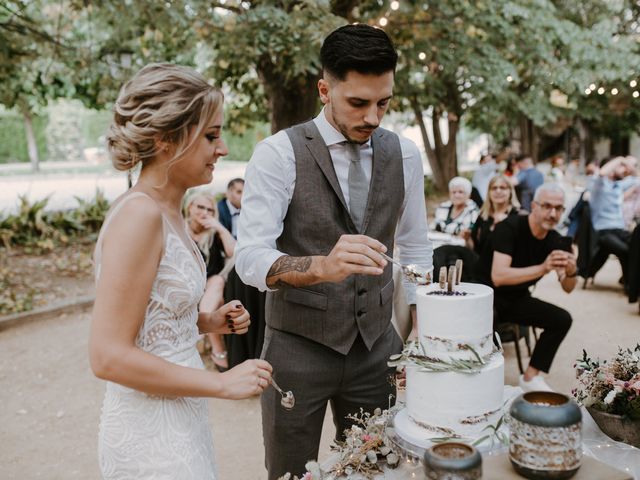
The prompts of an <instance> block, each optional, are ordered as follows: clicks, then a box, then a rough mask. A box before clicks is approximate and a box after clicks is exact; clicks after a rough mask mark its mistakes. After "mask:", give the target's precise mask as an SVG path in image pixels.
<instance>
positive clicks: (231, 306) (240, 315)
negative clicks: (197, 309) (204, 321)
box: [210, 300, 251, 335]
mask: <svg viewBox="0 0 640 480" xmlns="http://www.w3.org/2000/svg"><path fill="white" fill-rule="evenodd" d="M210 315H211V317H210V325H211V329H210V332H212V333H219V334H226V333H235V334H237V335H242V334H243V333H247V331H248V330H249V325H251V316H250V315H249V312H247V311H246V310H245V308H244V307H243V306H242V303H240V302H239V301H238V300H232V301H230V302H229V303H225V304H224V305H222V306H221V307H220V308H219V309H217V310H214V311H213V312H211V314H210Z"/></svg>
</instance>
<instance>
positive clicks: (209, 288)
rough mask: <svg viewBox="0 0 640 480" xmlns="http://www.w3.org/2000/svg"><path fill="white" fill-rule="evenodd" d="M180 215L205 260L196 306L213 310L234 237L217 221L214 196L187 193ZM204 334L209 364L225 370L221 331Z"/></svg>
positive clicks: (221, 300)
mask: <svg viewBox="0 0 640 480" xmlns="http://www.w3.org/2000/svg"><path fill="white" fill-rule="evenodd" d="M184 215H185V222H186V225H187V231H188V232H189V235H190V236H191V238H192V239H193V241H194V242H195V243H196V245H197V246H198V250H200V253H201V254H202V258H203V259H204V261H205V263H206V264H207V285H206V287H205V290H204V295H203V296H202V300H200V310H201V311H205V312H208V311H211V310H216V309H218V308H219V307H221V306H222V304H223V303H224V285H225V282H226V275H227V273H228V270H229V269H230V268H229V267H230V266H229V265H228V266H227V268H225V262H230V261H232V260H231V259H232V257H233V251H234V249H235V247H236V240H235V238H233V235H231V232H229V230H227V229H226V228H224V226H223V225H222V223H220V222H219V221H218V212H217V210H216V199H215V197H214V196H213V195H211V194H209V193H207V192H200V191H196V192H193V193H192V194H191V195H189V196H188V197H187V199H186V201H185V207H184ZM207 336H208V338H209V342H210V343H211V360H212V361H213V364H214V365H215V366H216V368H217V369H218V370H219V371H221V372H224V371H226V370H227V369H228V368H229V363H228V360H227V350H226V348H225V346H224V339H223V338H222V335H219V334H217V333H209V334H207Z"/></svg>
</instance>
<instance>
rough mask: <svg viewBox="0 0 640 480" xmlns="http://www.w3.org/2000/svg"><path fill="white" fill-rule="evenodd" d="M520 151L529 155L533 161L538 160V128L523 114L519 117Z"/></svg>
mask: <svg viewBox="0 0 640 480" xmlns="http://www.w3.org/2000/svg"><path fill="white" fill-rule="evenodd" d="M520 153H522V154H523V155H529V156H530V157H531V159H532V160H533V161H534V163H535V162H537V161H538V155H539V145H538V129H537V128H536V126H535V125H534V124H533V122H532V121H531V120H530V119H529V118H527V117H525V116H524V115H522V116H521V117H520Z"/></svg>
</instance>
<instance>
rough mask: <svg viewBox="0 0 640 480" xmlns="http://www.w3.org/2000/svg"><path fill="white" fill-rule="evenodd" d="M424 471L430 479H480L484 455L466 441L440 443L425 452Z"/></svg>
mask: <svg viewBox="0 0 640 480" xmlns="http://www.w3.org/2000/svg"><path fill="white" fill-rule="evenodd" d="M424 471H425V474H426V476H427V478H428V479H429V480H478V479H479V478H482V457H481V456H480V452H478V450H476V449H475V448H474V447H472V446H471V445H467V444H466V443H459V442H446V443H440V444H438V445H434V446H433V447H431V448H430V449H428V450H427V451H426V452H425V454H424Z"/></svg>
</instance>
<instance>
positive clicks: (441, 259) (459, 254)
mask: <svg viewBox="0 0 640 480" xmlns="http://www.w3.org/2000/svg"><path fill="white" fill-rule="evenodd" d="M456 260H462V262H463V267H462V281H463V282H470V283H476V282H477V278H476V262H477V261H478V254H477V253H475V252H474V251H473V250H471V249H470V248H467V247H463V246H460V245H441V246H439V247H438V248H436V249H435V250H434V251H433V275H434V278H436V279H437V278H438V275H439V272H440V267H450V266H452V265H455V264H456Z"/></svg>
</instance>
